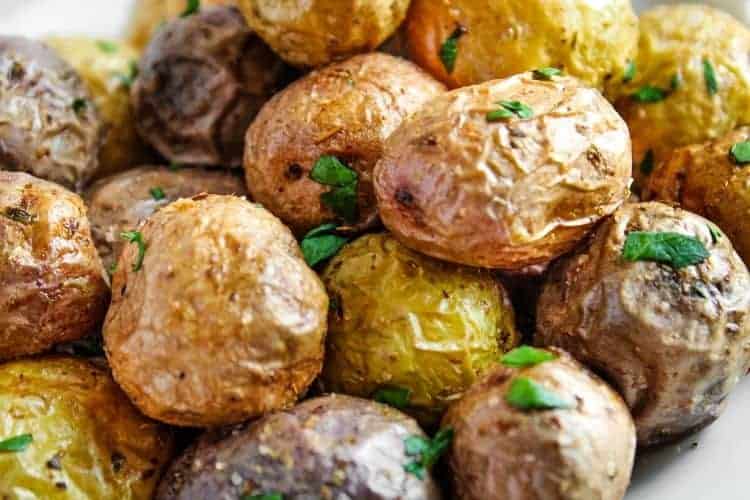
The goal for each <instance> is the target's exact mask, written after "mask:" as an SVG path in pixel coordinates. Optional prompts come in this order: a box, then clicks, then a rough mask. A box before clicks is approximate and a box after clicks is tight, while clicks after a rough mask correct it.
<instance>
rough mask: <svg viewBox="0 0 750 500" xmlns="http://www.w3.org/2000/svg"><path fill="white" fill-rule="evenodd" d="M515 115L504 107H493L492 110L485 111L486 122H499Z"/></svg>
mask: <svg viewBox="0 0 750 500" xmlns="http://www.w3.org/2000/svg"><path fill="white" fill-rule="evenodd" d="M514 116H515V115H514V114H513V112H512V111H508V110H507V109H505V108H500V109H495V110H493V111H490V112H489V113H487V121H488V122H499V121H503V120H507V119H509V118H513V117H514Z"/></svg>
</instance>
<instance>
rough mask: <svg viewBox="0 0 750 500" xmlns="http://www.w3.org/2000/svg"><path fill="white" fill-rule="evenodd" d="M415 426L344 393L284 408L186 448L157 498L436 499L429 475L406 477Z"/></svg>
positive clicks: (394, 413) (417, 432) (417, 431)
mask: <svg viewBox="0 0 750 500" xmlns="http://www.w3.org/2000/svg"><path fill="white" fill-rule="evenodd" d="M412 436H417V437H421V438H426V436H425V434H424V432H423V431H422V430H421V429H420V428H419V426H418V425H417V423H416V422H415V421H414V420H413V419H411V418H409V417H407V416H406V415H404V414H403V413H400V412H399V411H397V410H394V409H392V408H389V407H388V406H386V405H382V404H379V403H374V402H372V401H367V400H364V399H359V398H352V397H349V396H343V395H330V396H323V397H319V398H315V399H310V400H308V401H305V402H304V403H302V404H300V405H299V406H297V407H295V408H292V409H291V410H287V411H280V412H278V413H274V414H272V415H268V416H266V417H264V418H262V419H260V420H257V421H255V422H253V423H251V424H249V425H248V426H247V427H246V428H244V429H243V428H240V429H235V430H233V431H232V432H230V434H229V436H228V437H224V438H221V437H216V436H215V435H213V434H208V435H207V436H205V437H203V438H201V439H200V440H199V441H198V442H197V443H196V444H195V445H194V446H192V447H191V448H189V449H188V450H187V451H186V452H185V453H184V454H183V455H182V457H180V458H179V459H178V460H177V461H176V462H175V463H174V464H173V465H172V467H171V468H170V470H169V471H168V472H167V473H166V474H165V476H164V478H163V479H162V481H161V484H160V485H159V490H158V493H157V495H156V499H157V500H203V499H206V498H256V496H254V495H263V494H268V495H270V494H276V495H281V496H282V497H283V498H352V499H354V498H366V499H371V500H396V499H399V500H439V499H440V498H441V495H440V490H439V489H438V486H437V484H436V482H435V480H434V479H433V478H432V475H431V474H430V473H429V471H425V472H424V478H423V479H419V478H417V477H416V476H415V475H412V474H411V473H408V472H406V470H404V466H405V465H407V464H408V463H409V462H411V461H412V460H413V458H412V457H409V456H407V455H406V453H405V444H404V441H405V440H406V439H408V438H409V437H412Z"/></svg>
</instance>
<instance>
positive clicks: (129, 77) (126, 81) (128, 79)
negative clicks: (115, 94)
mask: <svg viewBox="0 0 750 500" xmlns="http://www.w3.org/2000/svg"><path fill="white" fill-rule="evenodd" d="M115 76H116V77H117V79H118V80H120V84H121V85H122V86H123V87H125V88H128V89H129V88H130V87H132V86H133V84H134V83H135V80H136V78H138V62H137V61H130V65H129V66H128V73H127V74H122V73H117V74H116V75H115Z"/></svg>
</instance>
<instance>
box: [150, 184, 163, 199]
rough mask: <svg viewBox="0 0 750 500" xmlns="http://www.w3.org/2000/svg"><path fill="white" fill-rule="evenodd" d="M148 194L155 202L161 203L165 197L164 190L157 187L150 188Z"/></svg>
mask: <svg viewBox="0 0 750 500" xmlns="http://www.w3.org/2000/svg"><path fill="white" fill-rule="evenodd" d="M148 192H149V193H150V194H151V198H153V199H154V200H155V201H161V200H163V199H164V198H166V197H167V196H166V195H165V194H164V190H163V189H162V188H160V187H158V186H156V187H152V188H151V189H149V190H148Z"/></svg>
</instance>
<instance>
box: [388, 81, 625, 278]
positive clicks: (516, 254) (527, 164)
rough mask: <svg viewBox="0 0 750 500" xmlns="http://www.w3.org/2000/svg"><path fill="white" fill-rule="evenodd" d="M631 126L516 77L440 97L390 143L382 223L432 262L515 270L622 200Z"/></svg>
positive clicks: (595, 95)
mask: <svg viewBox="0 0 750 500" xmlns="http://www.w3.org/2000/svg"><path fill="white" fill-rule="evenodd" d="M630 174H631V152H630V138H629V135H628V130H627V127H626V125H625V123H624V122H623V120H622V119H621V118H620V117H619V116H618V115H617V113H616V112H615V110H614V109H613V108H612V106H611V105H610V104H609V103H608V102H607V101H606V100H605V99H604V98H603V97H602V95H601V94H600V93H599V92H597V91H596V90H594V89H591V88H589V87H586V86H584V85H583V84H582V83H581V82H580V81H579V80H576V79H574V78H571V77H560V76H551V77H550V79H546V78H539V77H538V76H535V75H534V74H532V73H524V74H520V75H516V76H513V77H511V78H507V79H505V80H494V81H491V82H486V83H483V84H480V85H475V86H471V87H464V88H461V89H458V90H454V91H452V92H448V93H446V94H443V95H441V96H439V97H437V98H435V99H433V100H432V101H430V102H429V103H427V104H426V105H425V106H424V107H422V108H421V109H420V110H419V111H417V112H416V113H414V114H413V115H411V116H410V117H409V118H407V119H406V120H404V122H403V123H402V124H401V126H400V127H399V128H398V129H397V130H396V131H395V132H394V133H393V134H391V136H390V137H389V139H388V141H386V144H385V146H384V154H383V157H382V158H381V160H380V161H379V162H378V164H377V166H376V168H375V173H374V184H375V194H376V195H377V202H378V209H379V211H380V217H381V219H382V220H383V223H384V224H385V226H386V227H387V228H388V229H389V230H390V231H391V232H392V233H393V234H394V236H395V237H396V238H398V239H399V240H400V241H401V242H402V243H403V244H405V245H406V246H408V247H409V248H411V249H413V250H417V251H419V252H422V253H425V254H427V255H431V256H433V257H437V258H439V259H444V260H448V261H451V262H457V263H461V264H467V265H471V266H477V267H490V268H499V269H505V270H519V269H522V268H524V267H527V266H530V265H535V264H545V263H547V262H549V261H551V260H552V259H554V258H556V257H558V256H560V255H562V254H564V253H565V252H567V251H569V250H571V249H572V248H573V247H575V245H576V244H577V243H578V242H579V241H581V239H583V238H584V237H585V236H586V234H588V232H589V231H590V230H591V229H592V228H593V227H594V225H595V224H596V223H597V222H598V221H599V220H601V219H602V218H603V217H606V216H607V215H609V214H611V213H612V212H613V211H614V210H615V209H617V207H618V206H620V204H622V203H623V202H624V201H625V200H626V199H627V197H628V196H629V193H630V191H629V189H628V188H629V186H630V181H631V178H630Z"/></svg>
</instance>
